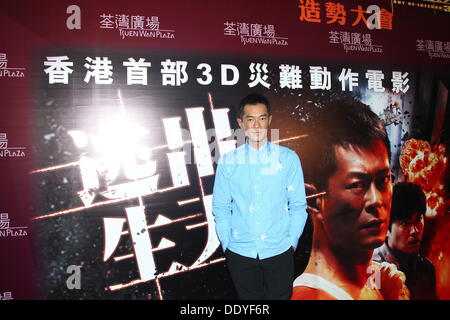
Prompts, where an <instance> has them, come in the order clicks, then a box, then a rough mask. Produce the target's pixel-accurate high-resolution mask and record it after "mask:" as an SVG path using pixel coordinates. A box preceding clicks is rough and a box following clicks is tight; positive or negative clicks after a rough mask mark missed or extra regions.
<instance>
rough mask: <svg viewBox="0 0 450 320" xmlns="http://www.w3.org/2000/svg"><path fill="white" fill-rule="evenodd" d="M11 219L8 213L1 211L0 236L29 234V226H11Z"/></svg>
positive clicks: (23, 235)
mask: <svg viewBox="0 0 450 320" xmlns="http://www.w3.org/2000/svg"><path fill="white" fill-rule="evenodd" d="M10 223H11V219H10V218H9V214H8V213H0V238H2V237H5V238H6V237H25V236H27V235H28V233H27V229H28V227H11V226H10Z"/></svg>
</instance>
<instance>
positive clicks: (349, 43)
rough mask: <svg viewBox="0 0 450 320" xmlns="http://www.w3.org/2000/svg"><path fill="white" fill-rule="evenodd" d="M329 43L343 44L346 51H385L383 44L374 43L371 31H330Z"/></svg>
mask: <svg viewBox="0 0 450 320" xmlns="http://www.w3.org/2000/svg"><path fill="white" fill-rule="evenodd" d="M329 43H330V44H338V45H342V48H343V49H344V50H345V52H346V53H348V52H349V51H359V52H373V53H383V46H382V45H377V44H375V43H373V39H372V35H371V34H370V33H360V32H346V31H330V36H329Z"/></svg>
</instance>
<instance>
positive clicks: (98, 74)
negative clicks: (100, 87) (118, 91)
mask: <svg viewBox="0 0 450 320" xmlns="http://www.w3.org/2000/svg"><path fill="white" fill-rule="evenodd" d="M86 61H87V62H88V63H85V64H84V67H85V68H86V69H88V71H87V72H86V76H85V77H84V82H86V83H89V81H90V79H91V77H94V79H95V83H96V84H111V83H112V82H113V78H112V77H111V76H112V69H113V66H112V65H111V61H110V60H109V59H108V58H106V57H103V58H100V57H95V60H92V58H91V57H87V58H86Z"/></svg>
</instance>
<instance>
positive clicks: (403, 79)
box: [391, 71, 409, 93]
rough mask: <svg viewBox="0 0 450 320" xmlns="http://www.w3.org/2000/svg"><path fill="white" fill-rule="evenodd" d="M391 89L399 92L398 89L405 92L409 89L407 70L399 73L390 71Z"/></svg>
mask: <svg viewBox="0 0 450 320" xmlns="http://www.w3.org/2000/svg"><path fill="white" fill-rule="evenodd" d="M391 81H392V91H394V92H395V93H399V92H400V91H401V92H403V93H406V91H408V89H409V84H408V82H409V79H408V72H405V73H403V74H402V73H401V72H400V71H392V79H391Z"/></svg>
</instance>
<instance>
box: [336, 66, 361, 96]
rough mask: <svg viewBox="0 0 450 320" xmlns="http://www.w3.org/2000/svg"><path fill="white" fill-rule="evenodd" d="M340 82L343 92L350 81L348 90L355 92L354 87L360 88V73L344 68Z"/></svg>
mask: <svg viewBox="0 0 450 320" xmlns="http://www.w3.org/2000/svg"><path fill="white" fill-rule="evenodd" d="M339 81H340V82H341V84H342V91H345V82H346V81H348V88H349V90H350V91H353V87H357V86H358V73H357V72H352V69H350V68H349V69H345V68H342V71H341V74H340V75H339Z"/></svg>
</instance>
